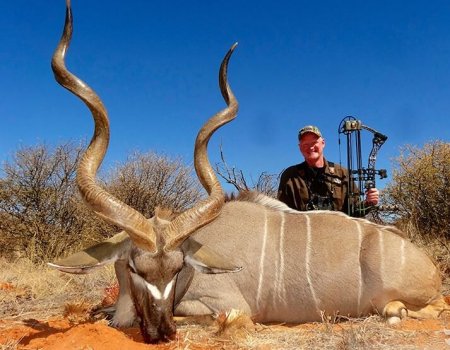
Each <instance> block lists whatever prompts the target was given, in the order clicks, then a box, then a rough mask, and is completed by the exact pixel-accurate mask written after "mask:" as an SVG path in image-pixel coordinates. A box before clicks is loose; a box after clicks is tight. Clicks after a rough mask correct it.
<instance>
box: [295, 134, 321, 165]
mask: <svg viewBox="0 0 450 350" xmlns="http://www.w3.org/2000/svg"><path fill="white" fill-rule="evenodd" d="M299 147H300V152H301V153H302V154H303V157H305V160H306V162H307V163H308V164H310V165H314V164H315V163H316V162H317V161H318V160H320V159H321V158H323V149H324V147H325V140H324V139H323V138H322V137H319V136H317V135H316V134H313V133H312V132H308V133H306V134H304V135H303V136H302V137H301V139H300V143H299Z"/></svg>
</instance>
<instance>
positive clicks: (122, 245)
mask: <svg viewBox="0 0 450 350" xmlns="http://www.w3.org/2000/svg"><path fill="white" fill-rule="evenodd" d="M130 247H131V240H130V237H129V236H128V234H127V233H126V232H125V231H122V232H119V233H118V234H116V235H115V236H113V237H111V238H109V239H107V240H106V241H104V242H102V243H99V244H96V245H94V246H92V247H89V248H86V249H84V250H82V251H80V252H77V253H74V254H72V255H69V256H68V257H67V258H64V259H61V260H58V261H56V262H54V263H48V265H49V266H50V267H53V268H55V269H58V270H60V271H63V272H68V273H76V274H86V273H90V272H92V271H93V270H94V269H96V268H99V267H101V266H103V265H106V264H108V263H112V262H115V261H116V260H118V259H121V258H122V257H123V256H124V255H125V254H126V253H128V250H129V249H130Z"/></svg>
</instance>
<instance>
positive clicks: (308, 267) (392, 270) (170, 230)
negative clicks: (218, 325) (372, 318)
mask: <svg viewBox="0 0 450 350" xmlns="http://www.w3.org/2000/svg"><path fill="white" fill-rule="evenodd" d="M71 33H72V18H71V11H70V2H69V1H68V9H67V13H66V24H65V27H64V34H63V37H62V38H61V41H60V43H59V45H58V48H57V49H56V51H55V54H54V56H53V60H52V67H53V70H54V72H55V78H56V79H57V80H58V82H59V83H60V84H61V85H63V86H64V87H66V88H67V89H69V90H70V91H72V92H73V93H74V94H75V95H77V96H78V97H80V98H81V99H82V100H83V101H84V102H85V103H86V105H87V106H88V107H89V109H90V110H91V112H92V115H93V117H94V121H95V133H94V136H93V139H92V141H91V144H90V145H89V147H88V149H87V151H86V153H85V155H84V156H83V159H82V161H81V163H80V166H79V169H78V171H77V182H78V186H79V189H80V193H81V195H82V196H83V198H84V199H85V201H86V203H87V204H88V205H89V206H90V207H91V208H92V209H93V210H94V211H95V212H96V213H97V214H98V215H99V216H101V217H102V218H104V219H105V220H107V221H108V222H110V223H113V224H115V225H117V226H119V227H121V228H122V229H123V230H124V231H122V232H121V233H119V234H117V235H116V236H114V237H112V238H111V239H109V240H107V241H105V242H103V243H100V244H98V245H96V246H94V247H91V248H88V249H86V250H84V251H81V252H79V253H76V254H73V255H72V256H69V257H67V258H65V259H63V260H60V261H58V262H56V263H54V264H50V265H51V266H53V267H56V268H58V269H60V270H61V271H65V272H71V273H87V272H89V271H90V270H91V269H92V268H95V267H98V266H101V265H104V264H106V263H108V262H113V261H114V262H115V268H116V274H117V278H118V281H119V285H120V293H119V299H118V302H117V304H116V313H115V316H114V320H113V323H114V324H115V325H118V326H125V325H130V324H132V323H133V322H134V321H136V320H139V322H140V326H141V332H142V334H143V336H144V339H145V340H146V341H147V342H152V341H157V340H164V339H170V338H173V336H174V334H175V325H174V322H173V317H172V316H173V314H172V310H173V309H175V314H178V315H206V314H213V313H217V312H220V311H227V310H229V309H231V308H234V309H240V310H242V311H244V312H246V313H248V314H249V315H251V316H253V317H254V319H255V320H256V321H258V322H270V321H279V322H306V321H318V320H321V317H322V313H324V312H325V313H327V314H335V313H339V314H341V315H350V316H362V315H368V314H370V313H372V312H376V311H378V312H383V313H384V314H385V315H386V316H387V317H388V318H389V319H390V320H391V321H397V320H399V319H400V318H402V317H404V316H405V315H406V314H408V315H410V316H413V317H437V316H438V315H439V314H440V312H442V311H443V310H447V309H448V306H447V304H446V303H445V301H444V299H443V297H442V295H441V294H440V288H441V280H440V276H439V271H438V269H437V268H436V266H435V265H434V264H433V263H432V262H431V260H430V259H429V258H428V257H427V256H426V255H425V254H424V253H423V252H422V251H420V250H419V249H418V248H416V247H415V246H414V245H413V244H411V243H410V242H409V241H408V240H406V239H404V238H402V237H400V236H399V235H398V234H397V233H398V232H397V231H396V229H394V228H391V227H386V226H380V225H376V224H374V223H371V222H369V221H367V220H364V219H354V218H350V217H348V216H346V215H344V214H341V213H335V212H323V211H318V212H305V213H301V212H296V211H293V210H291V209H289V208H288V207H287V206H286V205H284V204H283V203H281V202H279V201H277V200H274V199H270V198H268V197H266V196H263V195H261V194H257V193H246V194H243V196H242V198H241V200H237V201H230V202H227V203H225V198H224V194H223V191H222V188H221V186H220V183H219V181H218V180H217V177H216V175H215V173H214V171H213V169H212V167H211V165H210V164H209V161H208V158H207V152H206V151H207V143H208V141H209V138H210V137H211V136H212V134H213V133H214V131H215V130H217V129H218V128H219V127H220V126H222V125H223V124H225V123H227V122H229V121H231V120H232V119H233V118H234V117H235V116H236V114H237V108H238V105H237V101H236V99H235V98H234V96H233V94H232V92H231V89H230V88H229V86H228V82H227V76H226V74H227V65H228V60H229V58H230V56H231V53H232V50H233V49H234V47H233V48H232V49H231V50H230V51H229V52H228V54H227V55H226V56H225V58H224V61H223V62H222V65H221V69H220V75H219V85H220V88H221V91H222V95H223V96H224V99H225V101H226V102H227V105H228V107H227V108H226V109H224V110H223V111H221V112H219V113H218V114H216V115H215V116H214V117H212V118H211V119H210V120H209V121H208V122H207V123H206V124H205V125H204V126H203V127H202V129H201V130H200V132H199V134H198V136H197V140H196V144H195V151H194V163H195V168H196V171H197V175H198V177H199V179H200V181H201V183H202V185H203V186H204V188H205V189H206V191H207V192H208V194H209V196H208V198H207V199H205V200H204V201H202V202H200V203H199V204H198V205H196V206H195V207H193V208H191V209H189V210H187V211H186V212H183V213H181V214H180V215H178V216H176V217H175V218H174V219H169V218H166V217H162V216H159V215H158V211H157V214H156V215H155V217H154V218H151V219H149V220H147V219H146V218H145V217H143V215H141V214H140V213H138V212H136V211H135V210H133V209H132V208H130V207H128V206H126V205H125V204H124V203H122V202H120V201H119V200H117V199H116V198H114V197H113V196H112V195H111V194H109V193H107V192H105V191H104V190H102V189H101V188H100V187H99V186H98V185H97V184H96V182H95V174H96V171H97V168H98V167H99V165H100V163H101V161H102V159H103V157H104V154H105V152H106V149H107V144H108V140H109V126H108V118H107V116H106V111H105V109H104V107H103V105H102V103H101V101H100V99H99V98H98V97H97V95H96V94H95V93H94V92H93V91H92V90H91V89H90V88H89V87H88V86H87V85H86V84H85V83H83V82H81V81H80V80H79V79H78V78H76V77H75V76H73V75H72V74H71V73H70V72H68V71H67V69H66V68H65V64H64V57H65V54H66V51H67V48H68V44H69V42H70V37H71ZM193 238H194V239H195V240H194V239H193ZM215 251H217V252H220V254H217V253H215ZM223 257H226V259H225V258H223ZM227 260H229V261H230V262H228V261H227ZM191 266H192V267H193V268H194V269H195V270H196V271H194V269H193V268H192V267H191ZM235 266H241V267H243V269H242V270H241V271H239V270H240V268H239V267H235ZM197 271H199V272H206V273H207V274H202V273H198V272H197ZM236 271H239V272H237V273H227V274H215V273H222V272H236ZM211 273H214V275H211Z"/></svg>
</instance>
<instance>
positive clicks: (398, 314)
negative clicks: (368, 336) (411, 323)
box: [383, 297, 450, 325]
mask: <svg viewBox="0 0 450 350" xmlns="http://www.w3.org/2000/svg"><path fill="white" fill-rule="evenodd" d="M448 311H450V305H448V304H447V303H446V302H445V299H444V298H443V297H440V298H438V299H437V300H435V301H433V302H431V303H429V304H427V305H425V306H416V305H409V304H407V303H403V302H401V301H398V300H396V301H391V302H389V303H388V304H386V306H385V307H384V311H383V315H384V316H385V317H386V319H387V322H388V324H390V325H392V324H396V323H398V322H400V320H401V319H402V318H405V317H406V316H409V317H412V318H419V319H420V318H430V319H433V318H438V317H439V316H440V315H441V314H442V313H443V312H448Z"/></svg>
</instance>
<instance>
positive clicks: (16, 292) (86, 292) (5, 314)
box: [0, 259, 115, 320]
mask: <svg viewBox="0 0 450 350" xmlns="http://www.w3.org/2000/svg"><path fill="white" fill-rule="evenodd" d="M114 280H115V274H114V270H113V269H112V266H111V267H105V268H102V269H101V270H98V271H94V272H93V273H92V274H89V275H70V274H66V273H62V272H59V271H56V270H53V269H50V268H48V267H47V266H46V265H41V266H36V265H33V264H32V263H31V262H30V261H29V260H25V259H21V260H19V261H17V262H15V263H9V262H7V261H5V260H0V319H3V320H8V319H16V320H20V319H24V318H31V317H33V318H39V319H41V320H42V319H48V318H49V317H51V316H54V315H61V314H63V312H64V308H65V307H66V305H70V304H74V305H76V304H83V303H84V304H86V305H96V304H98V303H99V301H101V298H102V297H103V289H104V288H105V287H107V286H109V285H111V284H112V283H114Z"/></svg>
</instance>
